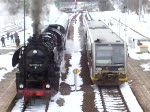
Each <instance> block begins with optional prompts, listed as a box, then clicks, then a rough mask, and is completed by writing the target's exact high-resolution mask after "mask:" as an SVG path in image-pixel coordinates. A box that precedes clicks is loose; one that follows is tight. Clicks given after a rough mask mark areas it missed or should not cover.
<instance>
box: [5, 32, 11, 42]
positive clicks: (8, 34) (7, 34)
mask: <svg viewBox="0 0 150 112" xmlns="http://www.w3.org/2000/svg"><path fill="white" fill-rule="evenodd" d="M6 36H7V40H9V36H10V33H9V32H7V33H6Z"/></svg>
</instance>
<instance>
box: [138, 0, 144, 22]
mask: <svg viewBox="0 0 150 112" xmlns="http://www.w3.org/2000/svg"><path fill="white" fill-rule="evenodd" d="M142 8H143V0H139V20H140V21H141V18H142Z"/></svg>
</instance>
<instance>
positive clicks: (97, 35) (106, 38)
mask: <svg viewBox="0 0 150 112" xmlns="http://www.w3.org/2000/svg"><path fill="white" fill-rule="evenodd" d="M88 26H89V29H88V31H89V34H90V37H91V40H93V41H96V40H97V41H98V39H99V42H100V43H124V41H123V40H122V39H121V38H120V37H119V36H118V35H117V34H116V33H114V32H113V31H112V30H111V29H109V28H108V27H107V25H106V24H105V23H103V22H102V21H95V20H94V21H93V20H92V21H88Z"/></svg>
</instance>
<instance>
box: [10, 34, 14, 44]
mask: <svg viewBox="0 0 150 112" xmlns="http://www.w3.org/2000/svg"><path fill="white" fill-rule="evenodd" d="M10 38H11V43H14V35H13V34H11V35H10Z"/></svg>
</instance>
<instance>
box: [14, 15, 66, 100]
mask: <svg viewBox="0 0 150 112" xmlns="http://www.w3.org/2000/svg"><path fill="white" fill-rule="evenodd" d="M62 21H63V20H62ZM63 23H64V25H63V24H51V25H49V26H48V27H47V28H46V29H45V30H44V31H43V32H42V33H41V34H40V35H36V34H34V35H33V36H32V37H31V38H29V39H28V44H27V46H23V47H21V48H19V49H18V50H17V51H16V52H15V53H14V55H13V59H12V65H13V67H14V66H16V65H17V64H18V68H19V71H18V72H17V73H16V88H17V93H18V94H21V95H23V96H24V97H25V98H26V99H27V98H29V97H32V96H33V95H35V96H45V95H46V94H49V95H50V94H52V93H53V92H57V91H58V89H59V78H60V65H61V61H62V58H63V49H64V47H65V38H66V34H67V26H68V18H64V22H63Z"/></svg>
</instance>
